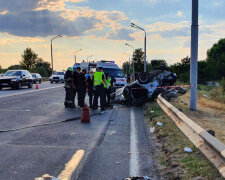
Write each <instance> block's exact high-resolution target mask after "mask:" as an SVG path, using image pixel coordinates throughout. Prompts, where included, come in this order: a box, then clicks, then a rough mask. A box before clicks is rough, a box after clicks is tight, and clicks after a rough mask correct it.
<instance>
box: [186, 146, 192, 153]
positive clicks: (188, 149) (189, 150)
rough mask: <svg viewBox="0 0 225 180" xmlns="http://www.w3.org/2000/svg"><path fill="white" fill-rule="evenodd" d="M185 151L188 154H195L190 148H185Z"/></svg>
mask: <svg viewBox="0 0 225 180" xmlns="http://www.w3.org/2000/svg"><path fill="white" fill-rule="evenodd" d="M184 151H185V152H188V153H191V152H193V151H192V149H191V148H189V147H185V148H184Z"/></svg>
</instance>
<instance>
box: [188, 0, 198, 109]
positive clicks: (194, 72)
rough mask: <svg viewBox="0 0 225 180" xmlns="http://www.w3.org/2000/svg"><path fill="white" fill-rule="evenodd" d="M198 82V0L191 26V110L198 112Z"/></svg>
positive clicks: (193, 2) (193, 7)
mask: <svg viewBox="0 0 225 180" xmlns="http://www.w3.org/2000/svg"><path fill="white" fill-rule="evenodd" d="M197 81H198V0H192V26H191V64H190V84H191V85H194V86H192V87H191V92H190V110H192V111H196V110H197V83H198V82H197Z"/></svg>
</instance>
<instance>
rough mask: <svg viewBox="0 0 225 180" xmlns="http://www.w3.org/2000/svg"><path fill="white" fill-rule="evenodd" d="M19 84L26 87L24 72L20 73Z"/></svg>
mask: <svg viewBox="0 0 225 180" xmlns="http://www.w3.org/2000/svg"><path fill="white" fill-rule="evenodd" d="M21 84H22V86H25V85H26V71H22V76H21Z"/></svg>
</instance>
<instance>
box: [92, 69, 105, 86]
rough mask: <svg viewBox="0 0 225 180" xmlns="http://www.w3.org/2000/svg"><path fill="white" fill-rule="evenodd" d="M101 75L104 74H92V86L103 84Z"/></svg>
mask: <svg viewBox="0 0 225 180" xmlns="http://www.w3.org/2000/svg"><path fill="white" fill-rule="evenodd" d="M103 74H104V73H103V72H95V73H94V86H98V85H101V84H103V80H102V75H103Z"/></svg>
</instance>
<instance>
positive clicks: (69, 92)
mask: <svg viewBox="0 0 225 180" xmlns="http://www.w3.org/2000/svg"><path fill="white" fill-rule="evenodd" d="M65 90H66V97H65V104H66V103H67V104H74V99H75V96H76V91H75V89H73V88H65Z"/></svg>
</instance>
